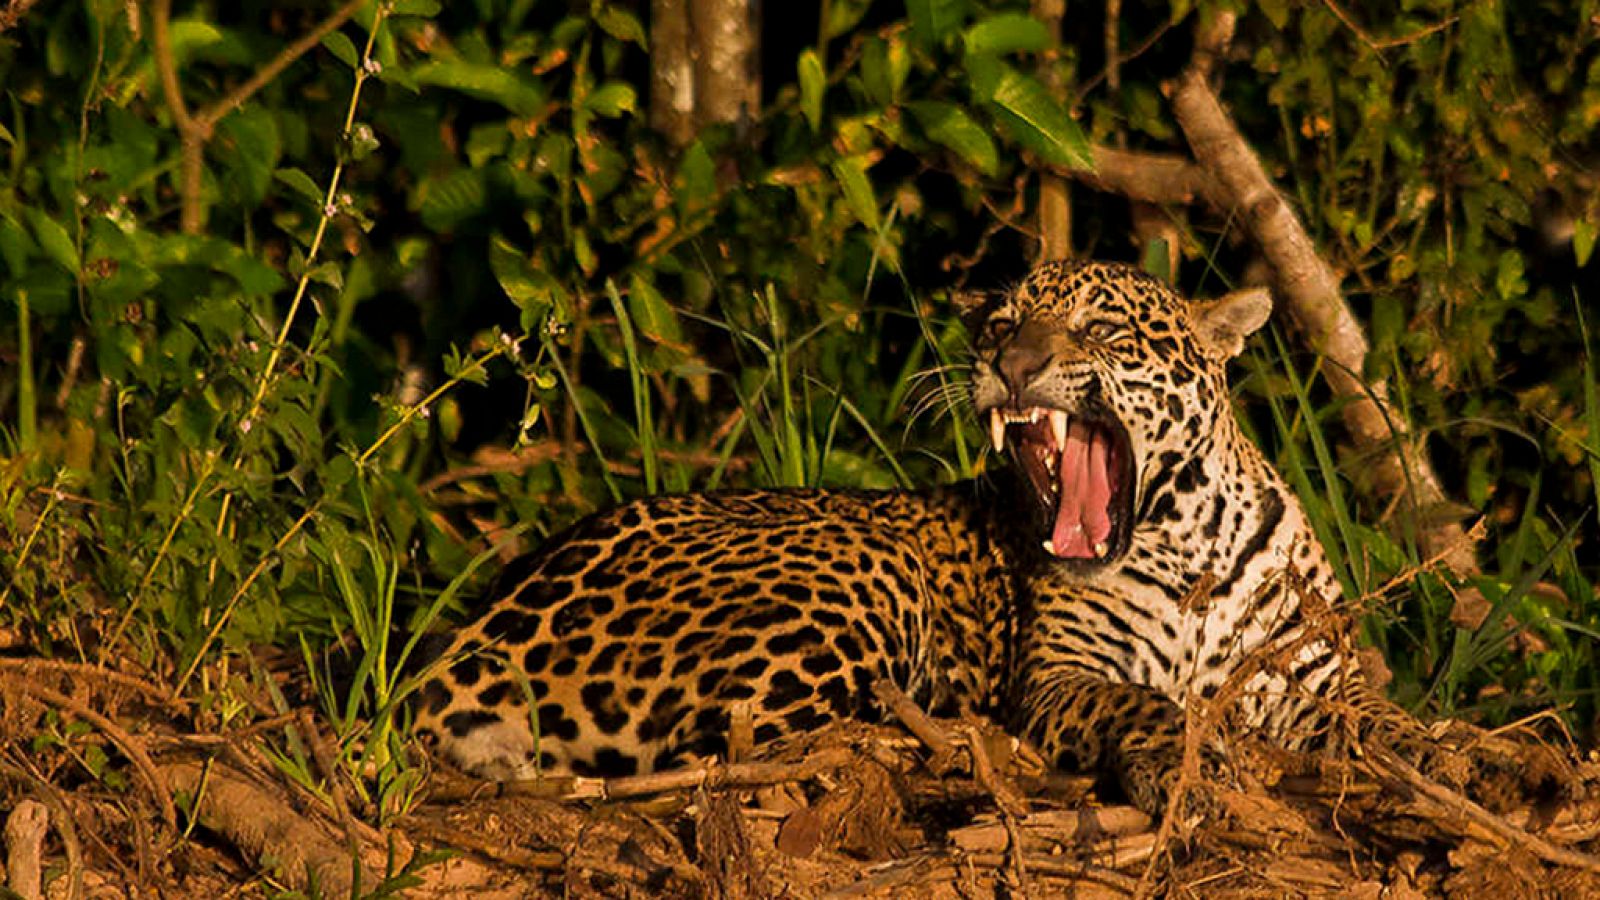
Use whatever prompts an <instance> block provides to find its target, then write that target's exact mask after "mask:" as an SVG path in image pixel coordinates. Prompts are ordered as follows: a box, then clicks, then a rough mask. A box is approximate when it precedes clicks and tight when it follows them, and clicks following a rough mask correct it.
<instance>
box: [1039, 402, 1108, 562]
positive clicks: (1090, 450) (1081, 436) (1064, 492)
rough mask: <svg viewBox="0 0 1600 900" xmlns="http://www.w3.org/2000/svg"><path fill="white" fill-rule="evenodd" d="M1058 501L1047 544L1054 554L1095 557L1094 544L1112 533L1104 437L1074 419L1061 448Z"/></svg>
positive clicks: (1069, 556) (1070, 556)
mask: <svg viewBox="0 0 1600 900" xmlns="http://www.w3.org/2000/svg"><path fill="white" fill-rule="evenodd" d="M1060 476H1061V505H1060V506H1058V507H1057V508H1056V527H1055V532H1054V533H1053V534H1052V535H1051V537H1050V544H1051V547H1052V549H1053V551H1054V552H1055V555H1056V556H1060V557H1065V558H1067V559H1094V558H1095V557H1096V554H1095V552H1094V545H1095V544H1099V543H1103V542H1105V540H1106V539H1107V538H1109V537H1110V536H1111V513H1110V510H1109V505H1110V503H1111V477H1110V475H1109V474H1108V467H1107V461H1106V439H1105V435H1104V434H1102V433H1100V432H1093V433H1091V432H1090V431H1089V429H1088V428H1087V427H1085V426H1084V425H1083V424H1082V423H1079V422H1073V423H1072V427H1071V428H1070V429H1068V431H1067V446H1066V448H1065V449H1063V450H1062V452H1061V471H1060Z"/></svg>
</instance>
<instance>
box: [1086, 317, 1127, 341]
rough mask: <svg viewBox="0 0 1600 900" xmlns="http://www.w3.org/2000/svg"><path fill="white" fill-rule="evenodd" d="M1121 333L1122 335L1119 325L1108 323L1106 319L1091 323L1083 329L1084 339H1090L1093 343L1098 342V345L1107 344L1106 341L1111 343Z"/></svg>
mask: <svg viewBox="0 0 1600 900" xmlns="http://www.w3.org/2000/svg"><path fill="white" fill-rule="evenodd" d="M1121 333H1122V329H1121V328H1119V327H1117V323H1115V322H1107V321H1106V320H1104V319H1102V320H1100V321H1098V322H1090V323H1089V324H1088V325H1087V326H1086V327H1085V328H1084V329H1083V336H1084V337H1086V338H1088V339H1089V340H1091V341H1095V342H1098V343H1105V342H1106V341H1109V340H1111V339H1112V338H1114V337H1117V336H1118V335H1120V334H1121Z"/></svg>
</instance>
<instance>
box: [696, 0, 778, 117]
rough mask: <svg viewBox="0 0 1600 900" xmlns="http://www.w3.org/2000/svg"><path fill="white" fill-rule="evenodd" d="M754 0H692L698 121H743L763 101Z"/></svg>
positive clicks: (752, 113) (751, 114)
mask: <svg viewBox="0 0 1600 900" xmlns="http://www.w3.org/2000/svg"><path fill="white" fill-rule="evenodd" d="M751 14H752V10H751V0H690V5H689V26H690V29H691V30H692V31H693V33H694V42H693V51H692V52H693V56H694V122H695V126H696V127H697V128H704V127H706V126H707V125H722V124H733V125H739V124H742V123H744V122H747V121H749V119H751V118H752V117H754V115H755V113H756V110H757V109H758V108H759V107H760V104H761V77H760V73H759V71H758V70H757V68H756V41H755V31H754V29H753V25H754V22H753V21H752V19H751Z"/></svg>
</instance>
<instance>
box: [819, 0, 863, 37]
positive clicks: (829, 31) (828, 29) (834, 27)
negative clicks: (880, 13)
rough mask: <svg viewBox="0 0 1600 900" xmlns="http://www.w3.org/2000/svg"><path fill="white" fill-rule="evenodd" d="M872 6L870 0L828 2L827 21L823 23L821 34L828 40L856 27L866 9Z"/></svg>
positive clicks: (834, 0)
mask: <svg viewBox="0 0 1600 900" xmlns="http://www.w3.org/2000/svg"><path fill="white" fill-rule="evenodd" d="M871 6H872V0H833V2H832V3H830V4H828V7H827V11H828V21H827V22H825V23H823V34H826V35H827V36H828V39H829V40H832V39H833V38H836V37H838V36H839V35H841V34H844V33H845V32H847V31H849V30H850V29H852V28H854V27H856V25H858V24H859V23H860V22H861V19H862V17H863V16H865V15H866V14H867V9H868V8H869V7H871Z"/></svg>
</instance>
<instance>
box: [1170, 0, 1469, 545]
mask: <svg viewBox="0 0 1600 900" xmlns="http://www.w3.org/2000/svg"><path fill="white" fill-rule="evenodd" d="M1231 15H1232V14H1231V13H1219V14H1218V15H1217V17H1216V21H1215V22H1213V23H1212V25H1211V26H1208V27H1207V28H1206V29H1205V30H1204V33H1202V34H1200V35H1198V36H1197V41H1196V44H1197V46H1196V52H1195V59H1194V61H1193V62H1192V63H1191V64H1190V66H1189V67H1188V68H1187V69H1186V70H1185V71H1184V72H1183V74H1182V75H1180V76H1179V77H1178V80H1177V84H1176V87H1175V89H1174V90H1173V92H1172V109H1173V113H1174V114H1175V116H1176V117H1177V120H1178V125H1179V127H1180V128H1181V129H1182V130H1183V133H1184V136H1185V137H1186V138H1187V139H1188V141H1189V146H1190V148H1191V149H1192V150H1193V152H1194V156H1195V159H1196V160H1197V161H1198V162H1199V164H1200V168H1201V169H1202V170H1204V172H1205V173H1206V175H1207V176H1208V178H1209V180H1211V181H1212V182H1214V184H1215V186H1216V187H1215V197H1214V199H1215V201H1217V205H1219V206H1220V207H1221V208H1224V209H1229V210H1238V211H1239V212H1240V213H1241V214H1242V219H1243V222H1244V225H1245V228H1246V229H1247V230H1248V231H1249V233H1250V235H1251V237H1252V238H1253V239H1254V240H1255V242H1256V244H1257V246H1259V247H1260V248H1261V252H1262V255H1263V256H1265V257H1266V259H1267V262H1268V263H1270V264H1271V267H1272V270H1273V273H1274V276H1275V278H1276V280H1277V286H1278V296H1279V298H1280V299H1281V300H1282V301H1283V308H1284V311H1285V312H1286V313H1287V314H1288V317H1289V321H1290V323H1291V324H1292V325H1293V326H1294V328H1295V330H1296V331H1298V332H1299V333H1300V335H1301V337H1302V338H1303V339H1304V340H1305V342H1306V343H1307V344H1308V345H1309V346H1310V347H1311V348H1312V349H1313V350H1315V351H1316V352H1317V353H1319V354H1321V355H1322V356H1323V357H1324V358H1326V359H1327V361H1328V363H1329V365H1328V366H1327V367H1326V369H1325V375H1326V378H1327V381H1328V385H1329V387H1330V388H1332V389H1333V392H1334V393H1335V394H1336V395H1337V396H1338V397H1339V398H1340V399H1342V400H1343V401H1344V403H1343V404H1342V405H1341V406H1340V414H1341V416H1342V417H1343V419H1344V423H1345V427H1346V428H1348V429H1349V430H1350V434H1351V437H1352V439H1353V440H1354V442H1355V444H1356V445H1357V446H1358V447H1360V448H1362V449H1365V450H1369V451H1377V452H1378V453H1377V459H1376V460H1375V463H1374V465H1373V466H1372V467H1371V469H1370V477H1371V488H1372V491H1373V493H1374V494H1376V495H1378V496H1386V497H1405V498H1407V499H1408V500H1409V501H1410V506H1411V508H1412V509H1413V510H1415V511H1416V512H1417V513H1418V514H1419V520H1418V524H1419V529H1418V534H1417V539H1418V543H1419V545H1420V546H1421V548H1422V552H1423V554H1424V555H1427V556H1433V555H1435V554H1440V553H1443V554H1444V556H1445V559H1446V562H1447V564H1448V565H1449V566H1450V568H1451V570H1452V571H1454V572H1455V573H1456V574H1458V575H1470V574H1473V573H1476V572H1477V570H1478V569H1477V562H1476V560H1475V559H1474V557H1473V552H1472V550H1473V548H1472V545H1471V544H1470V543H1469V542H1467V541H1466V540H1465V535H1466V533H1465V531H1464V529H1463V528H1462V525H1461V523H1460V521H1459V520H1458V519H1456V518H1454V517H1450V516H1445V515H1441V513H1440V511H1441V510H1445V509H1447V508H1448V504H1447V503H1446V500H1445V494H1444V489H1443V488H1441V487H1440V485H1439V479H1438V477H1437V476H1436V475H1435V474H1434V472H1433V468H1432V466H1431V465H1430V464H1429V462H1428V460H1427V456H1426V453H1425V452H1424V448H1423V447H1422V444H1421V441H1420V440H1417V439H1414V438H1413V437H1412V436H1411V435H1409V434H1407V433H1406V431H1405V427H1404V425H1403V423H1402V422H1401V421H1400V419H1399V417H1398V416H1396V415H1395V411H1394V408H1393V406H1392V405H1391V404H1390V402H1389V398H1388V390H1387V387H1386V386H1385V385H1384V384H1383V383H1381V382H1370V383H1369V382H1367V381H1366V380H1364V379H1363V377H1362V374H1361V373H1362V372H1363V371H1364V369H1365V366H1366V360H1367V351H1368V346H1367V338H1366V334H1365V332H1364V330H1363V329H1362V327H1361V323H1360V322H1359V321H1358V320H1357V319H1356V317H1355V314H1354V313H1353V312H1351V310H1350V307H1349V305H1348V304H1346V303H1345V300H1344V295H1343V294H1342V293H1341V291H1340V288H1339V279H1338V277H1337V276H1336V275H1335V274H1334V273H1333V270H1332V269H1331V268H1330V267H1329V266H1328V264H1327V262H1326V261H1325V260H1324V259H1323V258H1322V256H1321V255H1320V254H1319V253H1318V252H1317V248H1316V245H1315V244H1314V243H1313V242H1312V240H1311V235H1310V234H1309V233H1307V231H1306V229H1305V225H1304V223H1302V222H1301V221H1300V218H1299V216H1298V215H1296V214H1295V211H1294V209H1293V207H1291V206H1290V205H1289V202H1288V201H1287V200H1285V199H1284V197H1283V195H1282V194H1280V193H1279V192H1278V190H1277V189H1276V188H1275V187H1273V185H1272V182H1271V180H1270V179H1268V177H1267V173H1266V170H1265V169H1264V168H1263V167H1262V165H1261V160H1260V159H1259V158H1257V156H1256V154H1255V152H1254V151H1253V150H1252V149H1251V148H1250V145H1249V143H1248V142H1246V141H1245V139H1244V136H1243V135H1242V134H1241V133H1240V132H1239V129H1238V126H1237V125H1235V124H1234V122H1233V120H1232V118H1231V117H1230V116H1229V115H1228V113H1227V111H1226V110H1224V109H1223V108H1222V103H1221V101H1220V100H1219V99H1218V98H1217V95H1216V93H1215V92H1214V91H1213V90H1212V89H1211V86H1210V83H1209V81H1208V79H1207V74H1208V72H1209V70H1210V68H1211V66H1212V65H1214V63H1215V61H1216V60H1218V59H1221V56H1222V54H1221V48H1222V46H1224V45H1225V44H1226V42H1227V39H1228V38H1229V37H1230V36H1231V23H1232V19H1231Z"/></svg>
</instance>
